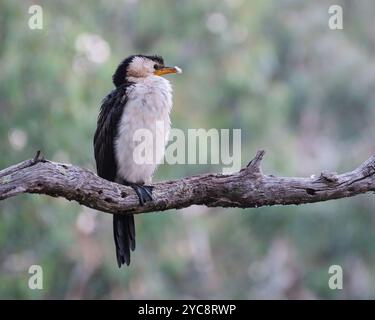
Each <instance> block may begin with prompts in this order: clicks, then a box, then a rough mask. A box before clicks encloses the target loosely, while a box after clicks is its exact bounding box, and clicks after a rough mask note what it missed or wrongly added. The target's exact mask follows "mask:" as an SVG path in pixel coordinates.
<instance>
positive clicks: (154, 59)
mask: <svg viewBox="0 0 375 320" xmlns="http://www.w3.org/2000/svg"><path fill="white" fill-rule="evenodd" d="M169 73H181V69H180V68H179V67H166V66H164V60H163V58H162V57H160V56H145V55H133V56H130V57H128V58H126V59H125V60H124V61H122V62H121V63H120V65H119V66H118V67H117V69H116V72H115V73H114V75H113V83H114V84H115V86H116V87H118V86H120V85H122V84H123V83H125V82H126V81H127V80H128V78H133V79H137V78H140V79H141V78H147V77H149V76H162V75H165V74H169Z"/></svg>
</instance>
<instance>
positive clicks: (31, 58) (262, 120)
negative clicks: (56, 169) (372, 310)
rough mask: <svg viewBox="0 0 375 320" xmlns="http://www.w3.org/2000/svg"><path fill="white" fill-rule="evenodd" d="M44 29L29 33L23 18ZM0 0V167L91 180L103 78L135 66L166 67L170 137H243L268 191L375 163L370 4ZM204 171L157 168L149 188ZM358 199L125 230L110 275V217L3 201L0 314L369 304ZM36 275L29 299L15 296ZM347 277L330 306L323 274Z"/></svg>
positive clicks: (369, 210)
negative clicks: (33, 160) (46, 166)
mask: <svg viewBox="0 0 375 320" xmlns="http://www.w3.org/2000/svg"><path fill="white" fill-rule="evenodd" d="M32 4H39V5H41V6H42V9H43V29H42V30H32V29H30V28H29V27H28V21H29V18H30V14H29V13H28V10H29V7H30V6H31V5H32ZM331 4H333V3H331V1H322V0H321V1H298V0H284V1H276V0H274V1H271V0H266V1H264V0H262V1H260V0H258V1H245V0H225V1H213V0H208V1H137V0H128V1H125V0H122V1H114V0H110V1H108V0H106V1H104V0H102V1H100V0H93V1H88V0H85V1H57V0H54V1H52V0H51V1H20V0H18V1H11V0H1V1H0V168H4V167H6V166H9V165H11V164H13V163H16V162H19V161H22V160H24V159H27V158H30V157H32V156H33V155H34V154H35V152H36V150H39V149H41V150H42V151H43V153H44V155H45V156H46V157H47V158H49V159H52V160H55V161H61V162H68V163H73V164H76V165H79V166H82V167H85V168H89V169H91V170H94V169H95V163H94V159H93V147H92V136H93V134H94V131H95V127H96V117H97V114H98V109H99V105H100V101H101V99H102V98H103V97H104V95H106V94H107V92H108V91H110V90H111V89H112V87H113V85H112V83H111V76H112V73H113V71H114V69H115V67H116V66H117V64H118V63H119V62H120V61H121V60H122V59H123V58H124V57H126V56H128V55H130V54H134V53H144V54H154V53H157V54H160V55H162V56H163V57H164V59H165V60H166V62H167V64H169V65H178V66H181V67H182V68H183V70H184V73H183V74H182V75H181V76H171V77H169V79H170V80H171V82H172V84H173V88H174V110H173V113H172V122H173V127H175V128H180V129H183V130H184V131H186V130H187V129H189V128H204V129H209V128H218V129H220V128H239V129H242V164H243V165H245V164H246V163H247V162H248V160H250V158H251V157H252V156H253V155H254V154H255V151H256V150H257V149H260V148H264V149H266V150H267V155H266V157H265V159H264V162H263V170H264V171H265V172H266V173H269V174H271V173H272V174H278V175H284V176H288V175H295V176H310V175H311V174H319V173H320V172H321V171H322V170H333V171H338V172H343V171H348V170H351V169H353V168H354V167H356V166H357V165H359V164H360V163H361V162H362V161H364V160H365V159H367V158H368V157H369V156H371V155H372V154H374V153H375V142H374V141H375V140H374V137H375V126H374V123H375V108H374V102H375V25H374V18H373V13H374V12H375V3H374V1H371V0H368V1H366V0H360V1H349V0H348V1H335V4H340V5H342V7H343V12H344V29H343V30H330V29H329V28H328V18H329V14H328V7H329V6H330V5H331ZM220 170H221V166H218V165H173V166H171V165H162V166H161V167H160V168H159V170H158V172H157V174H156V177H155V181H160V180H167V179H172V178H179V177H183V176H187V175H193V174H198V173H202V172H218V171H220ZM374 211H375V200H374V195H373V194H368V195H361V196H357V197H355V198H349V199H342V200H337V201H330V202H325V203H318V204H311V205H302V206H286V207H282V206H276V207H269V208H268V207H267V208H258V209H245V210H240V209H221V208H210V209H209V208H205V207H198V206H194V207H191V208H187V209H183V210H179V211H169V212H166V213H153V214H142V215H139V216H137V217H136V224H137V250H136V251H135V253H134V254H133V255H132V259H133V260H132V264H131V266H130V267H129V268H122V269H118V268H117V265H116V262H115V253H114V245H113V236H112V219H111V216H110V215H108V214H103V213H99V212H96V211H93V210H89V209H87V208H84V207H82V206H79V205H78V204H77V203H72V202H68V201H66V200H64V199H55V198H49V197H46V196H37V195H22V196H18V197H16V198H13V199H8V200H5V201H2V202H0V298H3V299H10V298H15V299H18V298H24V299H51V298H57V299H66V298H73V299H85V298H100V299H103V298H113V299H146V298H148V299H161V298H180V299H185V298H191V299H195V298H204V299H232V298H238V299H254V298H255V299H263V298H273V299H278V298H282V299H288V298H298V299H306V298H309V299H314V298H328V299H339V298H363V299H366V298H375V282H374V281H375V276H374V275H375V250H374V245H373V244H374V241H375V234H374V232H373V231H374V228H375V212H374ZM32 264H38V265H41V266H42V268H43V271H44V274H43V275H44V283H43V285H44V288H43V290H30V289H29V288H28V279H29V276H30V275H29V274H28V268H29V267H30V265H32ZM334 264H338V265H340V266H341V267H342V268H343V271H344V287H343V290H330V289H329V287H328V279H329V274H328V268H329V267H330V266H331V265H334Z"/></svg>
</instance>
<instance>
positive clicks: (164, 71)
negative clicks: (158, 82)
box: [154, 67, 182, 76]
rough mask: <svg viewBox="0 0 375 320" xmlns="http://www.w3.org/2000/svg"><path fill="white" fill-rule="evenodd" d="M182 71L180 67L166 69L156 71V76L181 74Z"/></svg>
mask: <svg viewBox="0 0 375 320" xmlns="http://www.w3.org/2000/svg"><path fill="white" fill-rule="evenodd" d="M181 72H182V70H181V69H180V68H179V67H164V68H161V69H158V70H155V71H154V75H157V76H162V75H164V74H169V73H181Z"/></svg>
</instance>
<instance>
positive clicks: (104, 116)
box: [94, 55, 181, 267]
mask: <svg viewBox="0 0 375 320" xmlns="http://www.w3.org/2000/svg"><path fill="white" fill-rule="evenodd" d="M180 72H181V69H179V68H178V67H165V66H164V61H163V58H162V57H160V56H145V55H133V56H130V57H128V58H126V59H125V60H123V61H122V63H121V64H120V65H119V66H118V67H117V70H116V72H115V73H114V75H113V83H114V85H115V86H116V88H115V89H114V90H113V91H112V92H111V93H109V94H108V95H107V96H106V97H105V98H104V100H103V102H102V105H101V109H100V113H99V117H98V122H97V129H96V132H95V136H94V152H95V160H96V167H97V172H98V175H99V176H100V177H102V178H104V179H107V180H109V181H114V182H117V183H121V184H123V185H128V186H131V187H132V188H133V189H134V191H135V192H136V194H137V195H138V198H139V202H140V204H141V205H143V204H144V203H145V202H146V201H152V187H151V186H147V185H145V184H148V183H150V182H151V179H152V175H153V173H154V171H155V169H156V167H157V165H158V163H160V161H161V159H162V158H163V157H164V149H165V144H166V142H167V141H168V135H169V131H170V118H169V113H170V111H171V109H172V87H171V85H170V83H169V81H168V80H166V79H165V78H163V77H161V76H162V75H165V74H169V73H180ZM157 121H162V123H163V124H164V130H163V132H164V134H165V136H164V140H163V141H157V140H155V136H156V135H157V133H156V130H157V126H156V122H157ZM138 129H146V130H150V131H151V132H152V134H153V137H154V143H153V147H154V149H156V150H153V152H155V154H156V155H157V156H156V157H157V158H156V159H154V160H153V162H152V164H150V163H149V162H147V163H144V164H138V163H136V161H134V158H133V151H134V149H135V148H136V146H137V142H136V141H134V133H135V132H136V131H137V130H138ZM159 140H160V139H159ZM151 147H152V146H151ZM153 154H154V153H153ZM113 233H114V240H115V246H116V257H117V264H118V266H119V267H121V265H122V264H124V263H126V264H127V265H129V263H130V250H132V251H134V249H135V225H134V216H133V215H132V214H114V215H113Z"/></svg>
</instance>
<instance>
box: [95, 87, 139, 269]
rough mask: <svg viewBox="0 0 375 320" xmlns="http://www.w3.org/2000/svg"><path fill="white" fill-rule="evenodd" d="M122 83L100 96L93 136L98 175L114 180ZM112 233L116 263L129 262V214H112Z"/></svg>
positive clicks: (131, 242) (131, 246) (132, 241)
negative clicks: (99, 107) (107, 93)
mask: <svg viewBox="0 0 375 320" xmlns="http://www.w3.org/2000/svg"><path fill="white" fill-rule="evenodd" d="M130 85H131V83H126V84H124V85H122V86H120V87H118V88H116V89H115V90H113V91H112V92H111V93H110V94H109V95H108V96H107V97H106V98H105V99H104V100H103V103H102V106H101V109H100V114H99V117H98V123H97V128H96V132H95V136H94V153H95V160H96V168H97V172H98V175H99V177H102V178H104V179H107V180H109V181H115V179H116V175H117V163H116V156H115V147H114V141H115V139H116V136H117V129H118V126H119V122H120V120H121V116H122V113H123V110H124V107H125V105H126V103H127V100H128V99H127V95H126V89H127V88H128V87H129V86H130ZM113 233H114V240H115V245H116V257H117V264H118V266H119V267H120V266H121V265H122V264H124V263H126V264H127V265H129V263H130V249H131V250H134V249H135V226H134V216H133V215H129V214H126V215H122V214H114V215H113Z"/></svg>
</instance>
